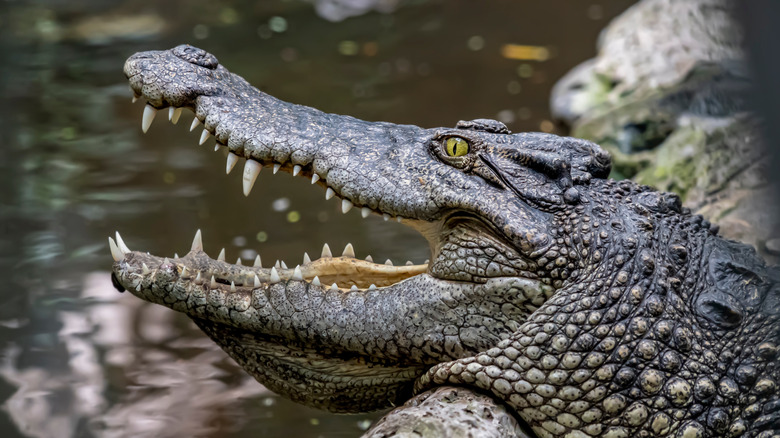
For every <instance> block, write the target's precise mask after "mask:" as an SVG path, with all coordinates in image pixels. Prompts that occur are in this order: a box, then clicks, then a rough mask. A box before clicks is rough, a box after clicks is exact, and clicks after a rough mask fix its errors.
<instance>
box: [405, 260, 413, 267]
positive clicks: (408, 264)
mask: <svg viewBox="0 0 780 438" xmlns="http://www.w3.org/2000/svg"><path fill="white" fill-rule="evenodd" d="M413 265H414V263H412V261H411V260H407V261H406V266H413Z"/></svg>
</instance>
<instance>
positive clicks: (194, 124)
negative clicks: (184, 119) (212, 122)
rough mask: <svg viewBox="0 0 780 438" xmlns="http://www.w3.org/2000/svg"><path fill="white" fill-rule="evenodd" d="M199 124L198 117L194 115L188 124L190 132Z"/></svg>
mask: <svg viewBox="0 0 780 438" xmlns="http://www.w3.org/2000/svg"><path fill="white" fill-rule="evenodd" d="M198 125H200V119H199V118H198V117H197V116H196V117H195V118H194V119H192V125H190V132H192V131H194V130H195V128H197V127H198Z"/></svg>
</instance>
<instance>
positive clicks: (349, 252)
mask: <svg viewBox="0 0 780 438" xmlns="http://www.w3.org/2000/svg"><path fill="white" fill-rule="evenodd" d="M341 255H342V256H343V257H352V258H355V248H353V247H352V244H351V243H348V244H347V246H345V247H344V252H342V253H341Z"/></svg>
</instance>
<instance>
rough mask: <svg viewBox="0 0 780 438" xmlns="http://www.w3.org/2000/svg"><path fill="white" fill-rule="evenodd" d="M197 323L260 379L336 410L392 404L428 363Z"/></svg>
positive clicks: (312, 403)
mask: <svg viewBox="0 0 780 438" xmlns="http://www.w3.org/2000/svg"><path fill="white" fill-rule="evenodd" d="M193 320H194V321H195V323H196V324H197V326H198V327H199V328H200V329H201V330H203V331H204V332H205V333H206V334H207V335H208V336H209V337H210V338H211V339H212V340H213V341H214V342H216V343H217V344H218V345H219V346H220V347H221V348H222V349H223V350H224V351H225V352H226V353H227V354H228V355H229V356H230V357H232V358H233V359H234V360H235V361H236V362H237V363H238V364H239V365H240V366H241V367H242V368H244V370H246V371H247V372H248V373H249V374H250V375H252V377H254V378H255V379H256V380H257V381H258V382H260V383H262V384H263V385H264V386H266V387H267V388H268V389H270V390H271V391H273V392H275V393H277V394H281V395H284V396H286V397H289V398H290V399H292V400H293V401H295V402H298V403H302V404H305V405H308V406H311V407H315V408H319V409H324V410H328V411H331V412H335V413H358V412H368V411H376V410H380V409H385V408H389V407H392V406H395V405H396V404H399V403H401V402H402V401H403V400H406V399H407V398H409V397H410V396H411V391H412V384H413V383H414V380H415V379H416V378H417V377H419V376H420V375H422V374H423V373H424V372H425V371H426V370H427V369H428V367H427V366H425V365H421V364H420V365H409V366H402V365H397V364H396V365H391V364H381V363H376V362H372V361H369V360H368V359H367V358H366V357H363V356H357V355H346V354H344V353H340V352H334V351H330V350H328V349H327V348H318V346H316V345H312V346H310V347H300V346H297V345H295V344H293V343H289V342H284V341H274V340H269V339H264V338H262V337H261V336H257V335H255V334H252V333H249V332H245V331H242V330H240V329H236V328H234V327H230V326H227V325H224V324H219V323H214V322H212V321H208V320H205V319H198V318H193Z"/></svg>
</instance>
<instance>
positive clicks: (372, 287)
mask: <svg viewBox="0 0 780 438" xmlns="http://www.w3.org/2000/svg"><path fill="white" fill-rule="evenodd" d="M374 289H376V285H375V284H374V283H371V286H369V287H368V290H374Z"/></svg>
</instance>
